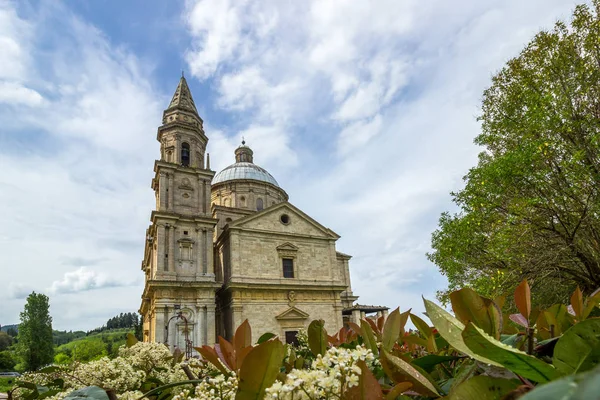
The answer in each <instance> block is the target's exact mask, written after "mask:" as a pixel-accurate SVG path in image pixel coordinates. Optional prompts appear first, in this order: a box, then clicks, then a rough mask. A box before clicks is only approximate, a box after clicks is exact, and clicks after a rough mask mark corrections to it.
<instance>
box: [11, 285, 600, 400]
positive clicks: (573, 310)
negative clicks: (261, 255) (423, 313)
mask: <svg viewBox="0 0 600 400" xmlns="http://www.w3.org/2000/svg"><path fill="white" fill-rule="evenodd" d="M529 293H530V291H529V285H528V283H527V281H523V282H522V283H521V284H520V285H519V286H518V287H517V288H516V290H515V296H514V303H515V304H516V307H517V310H518V311H519V312H518V313H516V314H503V313H502V308H503V299H502V298H499V299H494V300H491V299H487V298H485V297H482V296H480V295H478V294H477V293H476V292H474V291H473V290H471V289H469V288H465V289H461V290H458V291H455V292H453V293H451V294H450V300H451V302H452V308H453V309H454V312H455V316H454V315H452V314H450V313H448V312H447V311H446V310H444V309H443V308H441V307H440V306H438V305H436V304H435V303H433V302H430V301H428V300H424V303H425V308H426V310H427V316H428V317H429V319H430V320H431V322H432V323H433V325H434V326H433V327H432V326H430V324H429V323H427V322H425V321H424V320H422V319H421V318H420V317H418V316H417V315H415V314H412V313H411V312H410V310H409V311H406V312H404V313H400V311H399V310H398V309H396V310H394V311H392V312H391V313H390V314H389V316H388V317H387V318H384V317H380V318H378V319H377V320H373V319H364V320H361V321H360V324H356V323H352V322H349V323H348V326H346V327H344V328H342V329H341V330H340V331H339V332H337V333H335V334H334V335H333V336H331V335H329V334H328V333H327V331H326V330H325V326H324V322H323V321H313V322H311V323H310V325H309V326H308V328H307V330H306V331H301V332H300V335H299V345H298V346H291V345H284V344H283V343H281V341H280V340H279V339H278V338H276V337H274V336H273V335H267V336H264V335H263V336H262V337H261V338H260V339H259V342H260V343H258V344H252V343H251V337H252V333H251V329H250V325H249V324H248V322H247V321H245V322H244V323H243V324H242V325H241V326H240V327H238V329H237V331H236V333H235V335H234V337H233V339H232V341H231V342H229V341H227V340H225V339H223V338H219V344H218V345H216V346H215V347H209V346H203V347H199V348H196V350H197V351H198V352H199V353H200V354H201V356H202V358H201V359H200V358H192V359H189V360H186V361H183V360H181V358H182V357H181V354H179V355H177V354H174V355H171V354H170V353H169V351H168V349H167V348H166V347H165V346H163V345H161V344H156V343H134V341H133V340H129V341H128V342H129V346H128V347H123V348H121V349H120V350H119V356H118V357H116V358H115V359H112V360H110V359H108V358H102V359H100V360H96V361H92V362H89V363H73V364H71V365H69V366H52V367H49V368H46V369H44V370H41V371H39V372H36V373H30V374H26V375H25V376H24V377H23V380H24V381H25V382H24V383H22V384H21V385H20V388H19V389H18V390H16V391H13V392H11V393H10V396H11V397H14V398H26V399H28V400H33V399H42V398H44V399H49V400H62V399H64V400H69V399H71V398H73V399H75V398H82V397H87V398H90V399H97V400H115V399H117V400H119V399H123V400H134V399H140V398H142V397H146V398H149V399H153V400H154V399H155V400H167V399H174V400H209V399H210V400H215V399H236V400H243V399H262V398H265V399H284V400H285V399H289V400H293V399H297V400H308V399H310V400H317V399H365V400H371V399H372V400H375V399H377V400H380V399H383V398H384V396H385V398H386V400H387V399H389V400H393V399H398V398H399V397H400V396H402V397H401V398H404V399H406V396H415V397H418V398H420V399H433V398H439V397H442V396H445V398H448V399H450V400H452V399H465V398H469V399H470V398H481V400H483V399H502V398H507V399H508V398H511V399H516V398H522V399H523V400H536V399H552V398H555V396H556V395H557V394H560V396H562V397H561V399H571V398H573V399H575V398H595V397H594V396H596V394H597V390H600V389H599V388H598V384H596V383H595V382H600V366H599V365H598V364H599V363H598V354H600V339H599V338H598V335H597V332H600V319H599V318H593V317H590V315H592V314H593V313H592V311H594V309H595V308H596V307H597V306H598V304H599V303H600V292H597V293H594V294H593V295H592V296H590V297H588V298H587V299H586V298H584V296H583V295H582V293H581V291H579V289H577V290H576V291H575V293H573V296H572V297H571V302H570V303H571V304H570V305H568V306H566V305H561V304H558V305H554V306H552V307H550V308H548V309H546V310H534V309H533V308H532V306H531V299H530V295H529ZM408 319H410V320H411V321H412V323H413V325H414V326H415V328H416V330H414V331H406V330H405V329H404V328H405V325H406V323H407V321H408ZM130 339H131V338H130ZM524 350H526V351H524ZM590 390H591V391H592V392H589V391H590ZM589 393H592V397H589V396H588V395H589ZM71 396H72V397H71ZM77 396H79V397H77ZM109 396H110V398H109ZM586 396H588V397H586Z"/></svg>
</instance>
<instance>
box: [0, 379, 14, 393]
mask: <svg viewBox="0 0 600 400" xmlns="http://www.w3.org/2000/svg"><path fill="white" fill-rule="evenodd" d="M15 379H18V378H12V377H11V378H0V393H6V392H8V391H9V390H10V389H12V387H13V385H14V383H15Z"/></svg>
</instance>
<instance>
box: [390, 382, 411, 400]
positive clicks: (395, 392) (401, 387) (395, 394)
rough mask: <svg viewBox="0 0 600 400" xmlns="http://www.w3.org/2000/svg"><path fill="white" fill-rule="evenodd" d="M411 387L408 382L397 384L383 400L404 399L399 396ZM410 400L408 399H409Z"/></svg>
mask: <svg viewBox="0 0 600 400" xmlns="http://www.w3.org/2000/svg"><path fill="white" fill-rule="evenodd" d="M411 387H412V383H410V382H402V383H398V384H397V385H396V386H394V387H393V388H392V389H391V390H390V391H389V393H388V394H387V395H386V396H385V400H396V399H398V398H401V399H404V398H406V397H405V396H400V395H401V394H402V393H404V392H406V391H407V390H408V389H410V388H411ZM409 399H410V397H409Z"/></svg>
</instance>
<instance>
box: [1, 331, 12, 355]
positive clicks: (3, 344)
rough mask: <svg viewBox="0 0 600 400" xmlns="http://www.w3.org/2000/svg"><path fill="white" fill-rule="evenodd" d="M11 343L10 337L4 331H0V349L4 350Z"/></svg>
mask: <svg viewBox="0 0 600 400" xmlns="http://www.w3.org/2000/svg"><path fill="white" fill-rule="evenodd" d="M11 344H12V337H10V336H9V335H8V333H6V332H0V351H3V350H6V349H8V348H9V347H10V345H11Z"/></svg>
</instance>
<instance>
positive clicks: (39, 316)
mask: <svg viewBox="0 0 600 400" xmlns="http://www.w3.org/2000/svg"><path fill="white" fill-rule="evenodd" d="M49 308H50V305H49V302H48V296H46V295H44V294H41V293H35V292H33V293H31V294H30V295H29V296H28V297H27V303H26V304H25V309H24V310H23V312H21V323H20V324H19V336H18V340H19V343H18V346H17V350H18V353H19V355H20V356H21V358H22V360H23V363H24V366H25V368H26V369H27V370H30V371H32V370H36V369H38V368H40V367H42V366H44V365H46V364H49V363H51V362H52V360H53V358H54V344H53V342H52V317H51V316H50V313H49Z"/></svg>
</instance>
